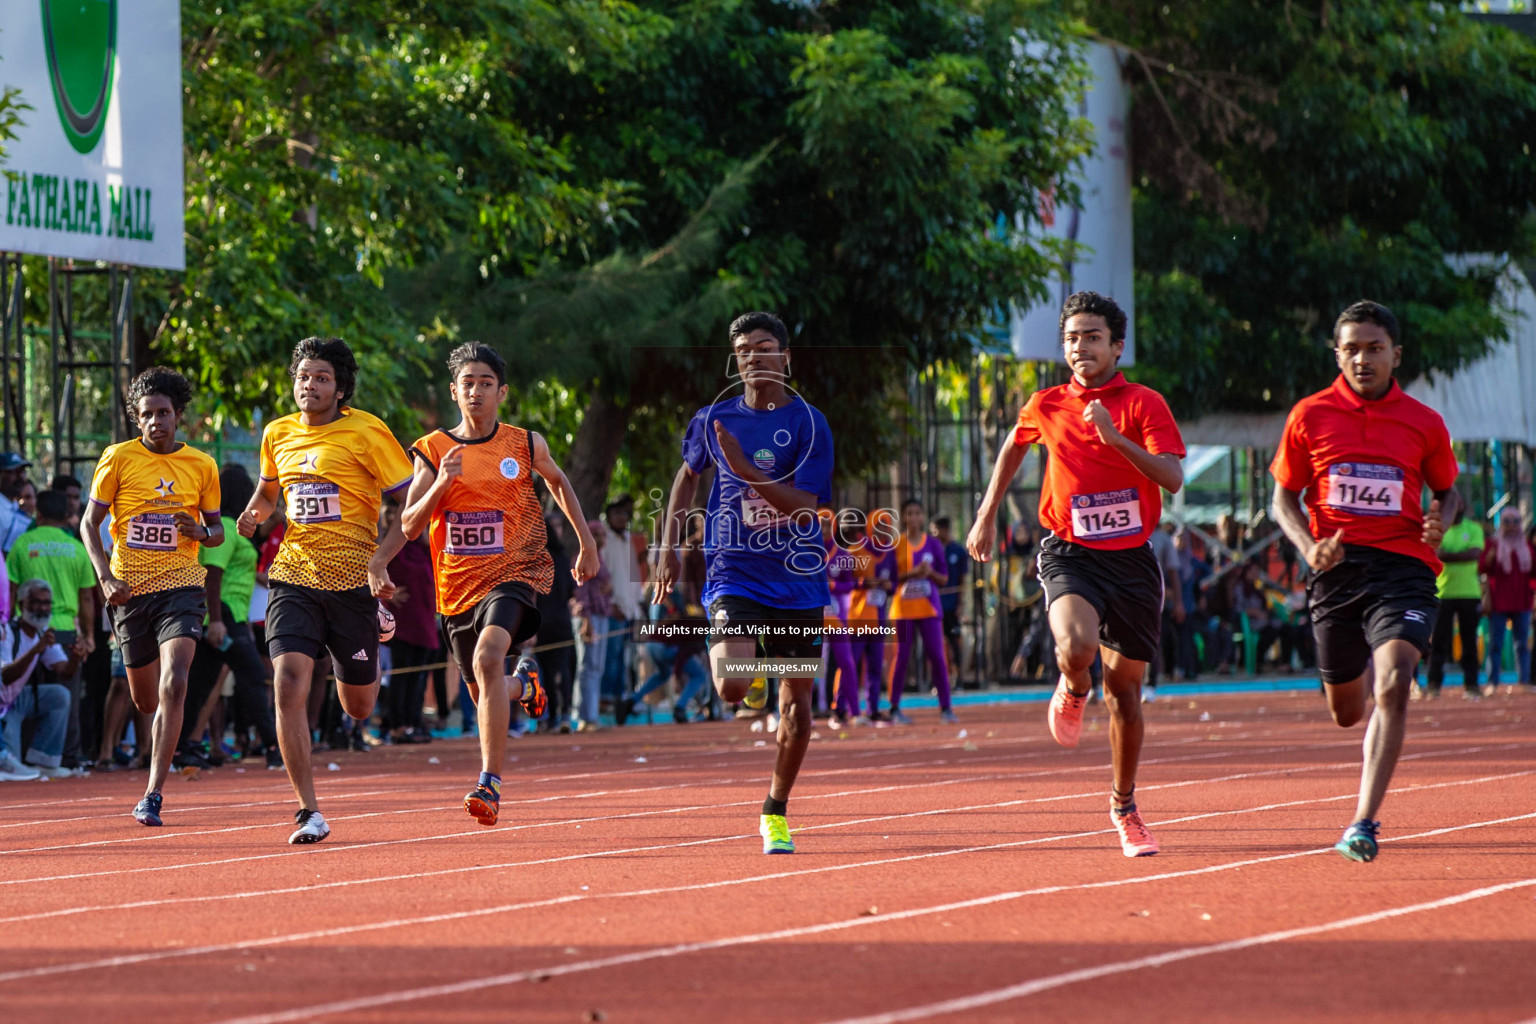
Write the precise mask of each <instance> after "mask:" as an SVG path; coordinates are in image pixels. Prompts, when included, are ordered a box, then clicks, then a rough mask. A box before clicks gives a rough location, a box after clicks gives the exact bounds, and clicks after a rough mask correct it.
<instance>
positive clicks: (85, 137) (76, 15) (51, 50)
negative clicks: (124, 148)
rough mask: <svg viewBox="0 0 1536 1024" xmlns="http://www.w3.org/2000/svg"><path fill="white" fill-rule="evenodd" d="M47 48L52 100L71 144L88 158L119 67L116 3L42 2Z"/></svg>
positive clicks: (113, 0) (97, 139) (95, 0)
mask: <svg viewBox="0 0 1536 1024" xmlns="http://www.w3.org/2000/svg"><path fill="white" fill-rule="evenodd" d="M42 5H43V45H44V47H45V48H46V49H47V52H48V76H49V78H50V79H51V80H52V82H53V101H54V103H55V104H56V105H57V106H58V108H59V120H60V121H61V122H62V123H63V125H64V134H65V135H67V136H68V137H69V144H70V145H71V146H74V147H75V149H77V150H79V151H80V152H81V153H89V152H90V151H91V150H93V149H95V148H96V143H98V142H100V141H101V130H102V128H104V127H105V126H106V123H107V104H108V103H110V102H111V100H112V70H113V68H114V67H115V66H116V63H117V59H116V58H117V0H42Z"/></svg>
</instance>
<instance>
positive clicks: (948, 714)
mask: <svg viewBox="0 0 1536 1024" xmlns="http://www.w3.org/2000/svg"><path fill="white" fill-rule="evenodd" d="M939 721H941V722H944V723H946V724H948V725H958V724H960V716H959V715H957V714H955V712H954V710H953V709H951V708H945V709H944V710H943V711H940V712H939Z"/></svg>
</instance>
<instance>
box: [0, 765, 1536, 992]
mask: <svg viewBox="0 0 1536 1024" xmlns="http://www.w3.org/2000/svg"><path fill="white" fill-rule="evenodd" d="M1519 774H1524V775H1530V774H1536V770H1533V771H1530V772H1524V773H1519ZM1490 778H1495V777H1490ZM1486 781H1489V779H1473V780H1463V781H1461V782H1451V783H1433V784H1428V785H1425V786H1422V787H1416V788H1421V789H1440V788H1446V787H1449V786H1456V785H1472V784H1480V783H1483V782H1486ZM1095 795H1102V794H1095ZM1354 797H1355V794H1353V793H1344V794H1339V795H1337V796H1331V797H1323V798H1318V799H1312V800H1294V801H1288V802H1285V803H1277V804H1263V805H1260V806H1257V807H1251V808H1246V809H1240V810H1236V811H1210V812H1206V813H1202V814H1194V815H1187V816H1185V817H1182V818H1174V819H1170V820H1168V821H1163V822H1156V823H1155V824H1157V825H1158V826H1162V825H1169V824H1177V823H1181V822H1188V821H1197V820H1201V819H1209V818H1221V817H1230V816H1231V815H1233V814H1252V813H1261V812H1264V811H1270V810H1276V809H1281V808H1286V807H1294V806H1304V805H1308V804H1315V803H1329V802H1336V801H1343V800H1352V799H1354ZM918 813H919V814H926V813H932V812H918ZM914 816H916V815H908V814H903V815H891V816H890V818H891V819H895V818H903V817H914ZM1530 818H1536V813H1532V814H1527V815H1522V816H1519V817H1513V818H1500V819H1496V820H1493V821H1487V822H1476V823H1473V824H1469V825H1459V826H1452V827H1449V828H1443V829H1437V830H1434V831H1431V832H1424V833H1418V834H1417V835H1413V836H1403V837H1400V838H1401V839H1413V838H1421V837H1423V836H1430V835H1440V834H1444V833H1446V832H1453V831H1459V830H1461V829H1465V828H1476V827H1481V826H1485V825H1496V824H1504V823H1507V822H1512V821H1523V820H1526V819H1530ZM844 824H852V823H850V822H842V823H838V822H834V823H828V824H825V825H820V826H815V827H817V828H837V827H840V826H841V825H844ZM1113 831H1114V830H1113V829H1112V828H1106V829H1099V830H1094V831H1088V832H1073V833H1064V834H1060V835H1055V836H1039V837H1035V838H1033V839H1023V840H1015V841H1013V842H1008V843H996V844H989V845H981V846H972V847H964V848H960V849H951V850H936V851H930V852H928V853H919V854H906V855H903V856H900V857H890V858H884V859H881V860H874V861H869V860H865V861H858V862H855V863H851V864H832V865H822V866H818V867H814V868H807V869H803V870H798V871H781V872H777V873H757V874H753V875H751V876H748V877H746V878H732V879H725V880H720V881H713V882H694V883H689V884H687V885H679V886H665V887H656V888H648V889H637V890H630V891H624V892H615V893H587V894H571V895H567V896H557V897H549V898H545V899H541V900H532V901H525V902H521V903H512V904H503V905H500V906H494V907H480V908H476V909H474V910H464V911H451V912H446V913H441V914H430V915H425V916H420V917H414V918H402V919H394V920H389V921H377V922H371V923H367V924H361V925H343V926H337V927H334V928H327V929H322V930H318V931H310V932H300V933H296V934H289V935H277V936H268V937H265V938H257V939H249V940H245V941H239V942H228V943H219V944H215V945H206V946H197V947H191V948H184V949H166V950H155V951H149V952H144V953H133V954H125V955H122V956H116V957H109V958H105V959H101V960H93V961H85V962H82V961H73V962H66V963H62V964H51V965H47V966H41V967H32V968H25V969H23V970H19V971H11V972H6V973H0V983H4V982H8V981H18V980H25V979H30V978H38V977H46V976H51V975H59V974H70V973H75V972H78V971H85V970H97V969H100V968H104V967H120V966H126V965H131V964H138V963H147V962H153V961H161V960H171V959H180V958H182V957H188V956H203V955H208V954H212V953H221V952H229V951H231V950H244V949H250V948H256V947H265V946H274V945H283V944H287V943H292V942H303V941H307V940H309V939H316V938H336V937H339V936H343V935H355V934H359V933H362V932H372V931H381V930H388V929H392V928H404V927H415V926H418V925H424V924H436V923H442V922H446V921H460V920H466V919H470V918H477V917H486V916H492V915H497V914H504V913H511V912H514V911H518V910H530V909H539V908H545V907H551V906H558V905H561V904H566V903H579V902H584V901H589V900H595V899H629V898H636V897H644V896H656V895H670V894H677V893H687V892H701V891H705V890H709V889H718V888H728V887H739V886H743V885H750V884H754V883H758V882H763V881H769V880H775V879H782V878H792V877H803V876H806V875H817V874H825V873H829V872H834V871H850V870H860V869H863V868H869V867H879V866H884V865H887V864H901V863H909V862H912V861H920V860H931V859H935V858H938V857H948V856H955V855H957V854H962V853H977V852H985V851H992V850H999V849H1009V848H1016V847H1022V846H1036V845H1041V844H1044V843H1051V842H1060V841H1062V840H1070V839H1079V838H1085V837H1089V836H1096V835H1104V834H1107V833H1110V832H1113ZM728 838H730V839H738V838H747V837H745V836H740V837H736V836H733V837H728ZM724 841H726V838H716V839H703V840H695V841H694V842H692V843H688V844H682V845H690V846H697V845H705V844H708V843H717V842H724ZM1384 841H1385V840H1384ZM1329 850H1332V847H1324V848H1321V849H1310V850H1302V851H1295V852H1291V853H1284V854H1275V855H1271V856H1267V857H1257V858H1251V859H1248V860H1243V861H1238V862H1235V863H1229V864H1222V865H1212V866H1207V867H1204V868H1193V869H1186V870H1184V871H1175V872H1167V873H1164V874H1161V875H1150V876H1145V877H1143V878H1140V879H1116V880H1112V881H1109V882H1089V883H1080V884H1077V885H1065V886H1048V887H1044V888H1040V889H1034V890H1029V891H1026V892H1020V893H1016V894H1013V896H1012V897H1010V898H1017V897H1023V896H1033V895H1046V894H1051V893H1057V892H1066V891H1071V890H1082V889H1097V888H1113V887H1116V886H1120V885H1126V884H1131V883H1133V882H1139V881H1154V880H1159V879H1167V878H1183V877H1188V876H1191V875H1202V874H1214V873H1216V872H1220V871H1227V870H1232V869H1234V868H1239V867H1247V866H1251V865H1255V864H1266V863H1273V862H1276V861H1284V860H1293V859H1296V858H1298V857H1306V856H1312V855H1314V854H1318V853H1324V852H1328V851H1329ZM557 859H558V858H557ZM568 859H578V858H576V857H571V858H568ZM946 906H948V905H946ZM939 909H943V908H939Z"/></svg>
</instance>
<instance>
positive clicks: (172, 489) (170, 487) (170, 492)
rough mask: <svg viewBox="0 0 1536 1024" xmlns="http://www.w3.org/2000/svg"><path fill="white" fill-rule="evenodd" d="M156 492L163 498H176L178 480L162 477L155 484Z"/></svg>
mask: <svg viewBox="0 0 1536 1024" xmlns="http://www.w3.org/2000/svg"><path fill="white" fill-rule="evenodd" d="M155 493H156V494H158V495H160V497H162V498H174V497H175V496H176V481H175V480H167V479H166V478H165V477H161V478H160V482H159V483H158V484H156V485H155Z"/></svg>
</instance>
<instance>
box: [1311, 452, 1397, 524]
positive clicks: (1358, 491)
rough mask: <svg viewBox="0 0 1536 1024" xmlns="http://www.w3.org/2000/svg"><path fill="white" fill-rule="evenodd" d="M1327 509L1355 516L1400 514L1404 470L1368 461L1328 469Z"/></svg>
mask: <svg viewBox="0 0 1536 1024" xmlns="http://www.w3.org/2000/svg"><path fill="white" fill-rule="evenodd" d="M1327 503H1328V506H1329V507H1330V508H1336V509H1338V510H1339V511H1341V512H1348V513H1350V514H1352V515H1357V516H1395V515H1399V514H1401V513H1402V511H1403V471H1402V470H1401V469H1399V468H1398V467H1397V466H1381V465H1375V464H1372V463H1369V462H1337V463H1334V464H1333V465H1332V466H1329V467H1328V498H1327Z"/></svg>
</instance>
